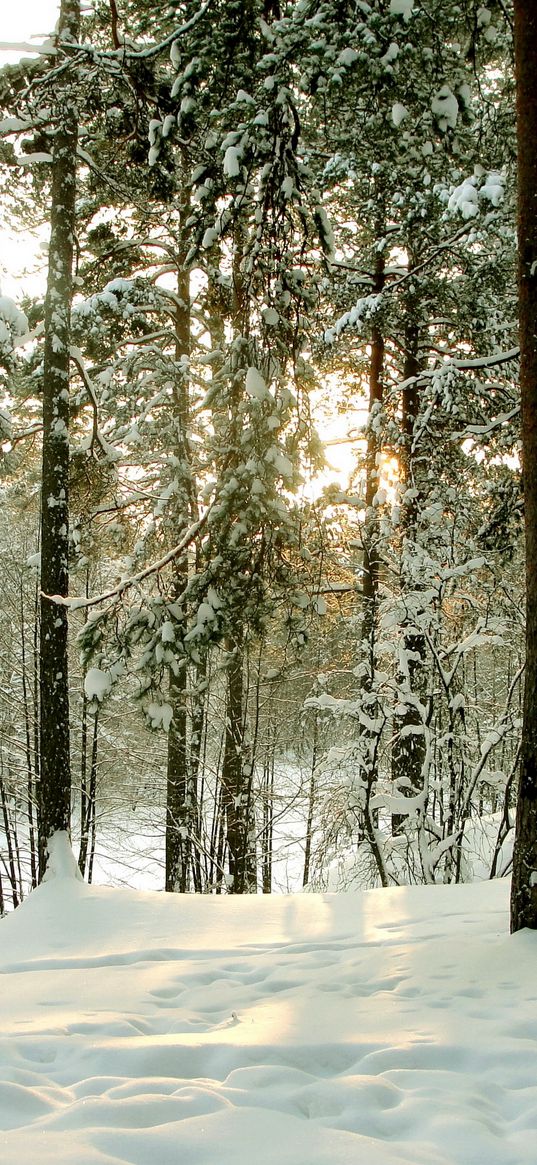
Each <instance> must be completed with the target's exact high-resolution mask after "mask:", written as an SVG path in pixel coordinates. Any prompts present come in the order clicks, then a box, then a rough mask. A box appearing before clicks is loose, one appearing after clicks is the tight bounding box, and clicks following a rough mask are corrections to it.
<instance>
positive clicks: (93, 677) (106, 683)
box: [84, 667, 112, 703]
mask: <svg viewBox="0 0 537 1165" xmlns="http://www.w3.org/2000/svg"><path fill="white" fill-rule="evenodd" d="M111 687H112V676H111V674H110V672H106V671H101V669H100V668H99V667H90V668H88V671H87V672H86V675H85V676H84V691H85V693H86V699H87V700H97V701H98V702H99V703H102V701H103V700H104V697H105V696H106V695H108V692H109V691H110V688H111Z"/></svg>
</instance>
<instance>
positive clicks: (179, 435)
mask: <svg viewBox="0 0 537 1165" xmlns="http://www.w3.org/2000/svg"><path fill="white" fill-rule="evenodd" d="M185 172H186V165H185ZM189 211H190V204H189V198H188V190H187V187H186V184H185V183H183V186H182V189H181V192H180V232H179V247H178V253H177V297H178V303H177V311H176V314H175V364H176V369H175V385H174V397H173V425H174V445H175V454H176V457H177V494H176V499H175V519H174V530H173V537H174V539H178V538H180V537H181V535H182V534H183V532H184V530H185V529H186V527H187V526H188V523H189V520H190V517H191V508H192V482H191V467H190V451H189V447H188V436H187V427H188V419H189V411H190V407H189V384H188V374H187V369H186V367H185V365H184V363H183V361H184V360H188V358H189V356H190V273H189V269H188V267H187V263H186V257H187V251H188V246H187V232H186V227H185V223H186V221H187V219H188V216H189ZM172 586H173V594H172V598H173V602H174V603H176V604H177V605H178V606H179V607H180V608H181V614H180V615H179V616H178V617H177V619H176V620H175V622H174V630H175V643H176V648H177V651H176V658H175V667H174V668H170V673H169V699H170V704H171V707H172V719H171V723H170V730H169V733H168V762H167V784H166V882H165V886H166V890H168V891H172V892H173V891H177V892H179V893H182V894H184V893H186V891H187V890H188V889H189V886H190V867H191V860H192V834H193V832H194V830H195V827H196V804H195V795H194V792H195V791H194V790H193V788H192V782H191V779H190V761H189V750H188V711H187V685H188V668H187V658H186V654H185V651H184V641H185V635H186V632H187V613H186V610H184V609H183V606H182V603H183V599H184V595H185V591H186V589H187V586H188V552H187V553H185V554H184V555H183V556H182V557H181V558H178V559H176V561H175V562H174V566H173V584H172Z"/></svg>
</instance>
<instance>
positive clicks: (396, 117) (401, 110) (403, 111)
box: [392, 101, 408, 129]
mask: <svg viewBox="0 0 537 1165" xmlns="http://www.w3.org/2000/svg"><path fill="white" fill-rule="evenodd" d="M405 117H408V109H407V108H406V105H401V102H400V101H396V102H395V105H392V121H393V124H394V126H395V127H396V129H397V128H398V127H399V126H400V125H401V122H402V121H404V119H405Z"/></svg>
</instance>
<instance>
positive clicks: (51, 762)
mask: <svg viewBox="0 0 537 1165" xmlns="http://www.w3.org/2000/svg"><path fill="white" fill-rule="evenodd" d="M79 30H80V0H62V4H61V10H60V22H59V35H58V44H59V46H60V51H61V44H62V42H69V41H75V42H76V41H78V39H79ZM57 85H58V97H57V103H56V110H55V123H56V135H55V138H54V147H53V161H52V203H51V231H50V249H49V266H48V282H47V294H46V299H45V344H44V374H43V470H42V484H41V601H40V629H41V637H40V707H41V721H40V756H41V772H40V780H39V785H38V825H39V875H40V877H42V876H43V873H44V871H45V867H46V863H47V850H48V842H49V839H50V838H51V836H52V835H53V834H54V833H55V832H56V831H58V830H67V831H69V828H70V816H71V771H70V753H69V684H68V667H67V610H66V608H65V607H64V606H61V605H60V604H58V603H56V602H54V601H53V599H52V598H51V596H55V595H60V596H62V597H65V596H66V595H67V593H68V585H69V338H70V321H71V298H72V277H73V250H74V230H75V196H76V151H77V140H78V116H77V108H76V84H75V81H74V78H73V77H72V76H71V75H70V73H69V72H68V73H67V74H66V75H65V78H64V79H63V80H58V82H57Z"/></svg>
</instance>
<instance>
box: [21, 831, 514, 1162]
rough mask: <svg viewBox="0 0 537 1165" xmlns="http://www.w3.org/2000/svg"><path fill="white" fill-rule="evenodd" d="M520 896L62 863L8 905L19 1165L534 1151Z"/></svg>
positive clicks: (475, 1158) (507, 1157) (476, 1156)
mask: <svg viewBox="0 0 537 1165" xmlns="http://www.w3.org/2000/svg"><path fill="white" fill-rule="evenodd" d="M58 848H59V850H60V851H61V853H62V854H63V857H65V839H63V840H61V841H60V842H59V846H58ZM63 857H62V859H61V861H60V866H61V865H62V862H63ZM507 905H508V884H507V882H492V883H485V884H481V885H473V886H456V887H444V886H436V887H412V888H405V887H401V888H396V889H392V890H374V891H369V892H366V893H363V894H361V895H358V894H356V895H354V894H347V895H345V894H342V895H314V894H311V895H296V896H294V897H285V896H283V897H269V898H266V897H263V898H259V897H251V898H249V897H245V898H233V897H220V898H217V897H209V896H208V897H194V896H191V897H182V896H179V895H162V894H152V893H148V892H145V893H136V892H134V891H132V890H112V889H104V888H96V887H91V888H90V887H88V886H86V885H84V884H83V883H81V882H78V881H76V880H75V879H74V878H72V877H64V876H56V877H53V878H51V880H50V881H47V882H46V883H44V884H43V885H42V886H41V887H40V888H39V889H38V890H36V891H35V892H34V893H33V894H32V895H31V896H30V898H29V899H28V900H27V901H26V902H25V903H24V904H23V906H22V907H21V908H20V909H19V910H17V911H16V912H15V913H14V914H13V915H11V916H9V917H8V918H7V919H5V920H4V921H2V922H1V923H0V927H1V930H2V944H1V950H0V972H1V974H2V985H3V990H2V993H1V995H0V1022H1V1033H2V1034H1V1036H0V1066H1V1069H0V1072H1V1077H0V1129H2V1130H3V1131H2V1132H0V1146H1V1160H2V1165H29V1163H30V1162H31V1163H32V1165H155V1162H158V1165H177V1163H178V1162H185V1163H188V1165H215V1163H216V1162H218V1165H246V1163H247V1162H250V1161H251V1160H252V1159H253V1160H255V1161H256V1165H269V1163H270V1165H272V1163H273V1162H274V1161H277V1162H278V1165H302V1163H304V1162H307V1163H308V1165H535V1161H536V1150H535V1129H536V1121H537V1118H536V1112H537V1043H536V1040H537V1025H536V1020H535V960H536V956H537V935H536V934H534V933H530V932H527V931H525V932H521V933H519V934H517V935H515V936H512V937H511V936H509V934H508V918H507Z"/></svg>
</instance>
